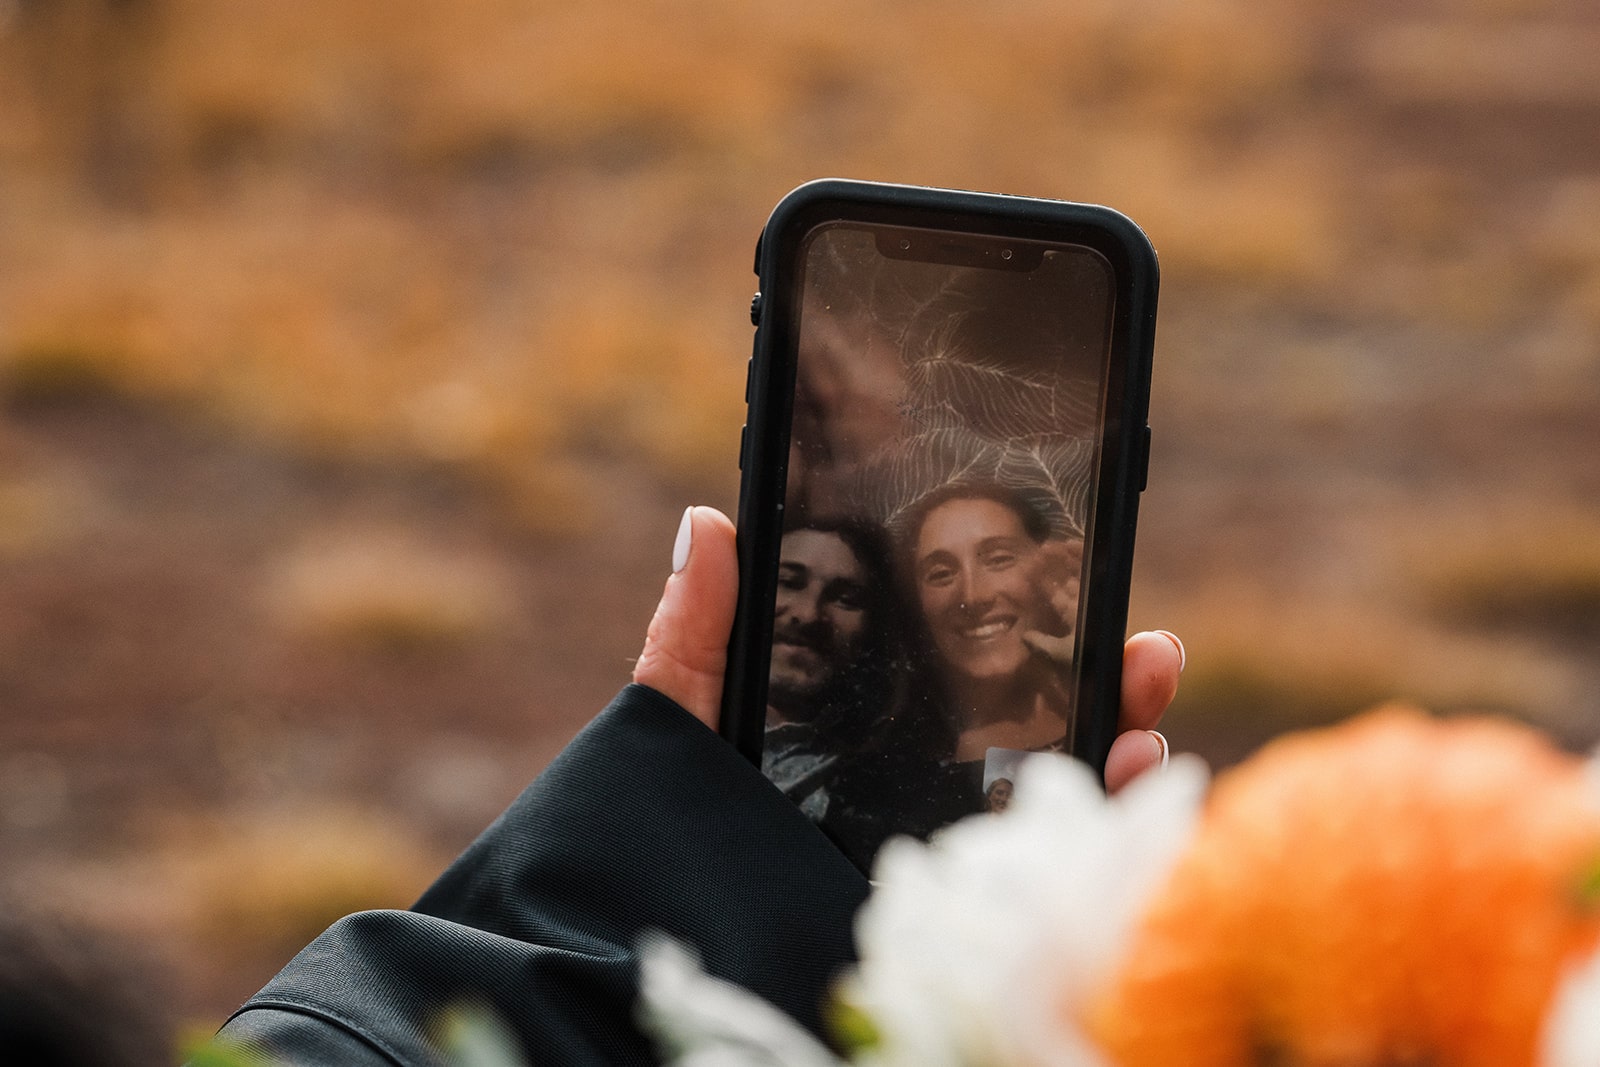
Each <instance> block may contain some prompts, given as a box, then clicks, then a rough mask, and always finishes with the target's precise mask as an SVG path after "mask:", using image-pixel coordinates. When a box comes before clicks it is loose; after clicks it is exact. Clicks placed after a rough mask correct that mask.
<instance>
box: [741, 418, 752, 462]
mask: <svg viewBox="0 0 1600 1067" xmlns="http://www.w3.org/2000/svg"><path fill="white" fill-rule="evenodd" d="M749 450H750V427H749V426H748V425H745V426H741V427H739V469H740V470H744V457H745V453H746V452H748V451H749Z"/></svg>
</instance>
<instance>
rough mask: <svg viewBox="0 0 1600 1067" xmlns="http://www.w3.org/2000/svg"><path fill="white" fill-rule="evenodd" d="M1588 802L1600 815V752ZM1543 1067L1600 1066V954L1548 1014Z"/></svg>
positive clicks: (1566, 985)
mask: <svg viewBox="0 0 1600 1067" xmlns="http://www.w3.org/2000/svg"><path fill="white" fill-rule="evenodd" d="M1584 775H1585V778H1586V780H1587V784H1588V787H1589V801H1590V803H1591V804H1592V805H1593V806H1594V808H1595V809H1596V810H1597V811H1600V752H1597V753H1596V754H1595V755H1593V756H1591V757H1590V758H1589V761H1588V762H1587V763H1586V764H1585V765H1584ZM1539 1063H1540V1064H1541V1065H1542V1067H1595V1065H1596V1064H1600V950H1597V951H1596V952H1595V953H1594V954H1593V955H1592V956H1590V958H1589V959H1588V960H1586V961H1584V962H1583V963H1580V964H1578V965H1577V966H1575V967H1573V969H1572V970H1570V971H1569V972H1567V974H1566V976H1565V977H1564V978H1562V980H1561V984H1560V985H1559V986H1557V987H1556V995H1555V998H1554V999H1553V1000H1552V1001H1551V1004H1550V1009H1549V1011H1548V1012H1547V1013H1546V1014H1545V1021H1544V1036H1543V1055H1542V1056H1541V1057H1540V1060H1539Z"/></svg>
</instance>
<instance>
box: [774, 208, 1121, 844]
mask: <svg viewBox="0 0 1600 1067" xmlns="http://www.w3.org/2000/svg"><path fill="white" fill-rule="evenodd" d="M941 242H942V243H941ZM957 245H959V246H960V247H956V246H957ZM941 248H944V249H954V251H944V252H941V251H940V249H941ZM957 253H959V255H957ZM918 256H922V257H923V258H917V257H918ZM930 258H936V259H942V260H944V261H943V262H932V261H929V259H930ZM968 263H981V264H982V265H967V264H968ZM801 279H802V280H801V282H800V284H801V287H802V288H801V296H800V322H799V333H798V355H797V373H796V386H795V400H794V415H793V421H792V432H791V438H790V454H789V473H788V483H787V490H786V497H785V524H784V534H783V539H782V543H781V546H780V551H779V573H778V590H777V596H776V598H775V601H774V605H773V622H774V638H773V647H772V658H771V666H770V670H769V678H768V708H767V730H766V736H765V746H764V749H765V754H764V758H763V765H764V770H765V771H766V773H767V775H768V776H769V777H770V778H771V779H772V780H773V781H774V782H775V783H776V784H777V785H778V786H779V787H780V788H782V789H783V790H784V791H785V792H786V793H788V794H789V796H790V797H791V799H793V800H795V801H796V803H798V804H799V805H800V807H801V809H802V810H803V811H805V812H806V813H807V814H808V815H810V816H811V817H812V818H813V819H814V820H815V821H816V822H818V823H819V824H820V825H821V826H822V827H823V829H824V830H825V831H826V832H828V833H829V834H830V836H832V837H833V838H834V840H835V842H836V843H838V844H839V845H840V846H841V847H842V848H843V849H844V850H845V851H846V853H847V854H849V855H850V856H851V858H852V859H854V860H855V861H856V862H857V863H858V865H861V866H863V867H865V866H866V865H867V864H868V863H870V859H871V856H872V854H873V853H874V852H875V851H876V849H877V847H878V845H880V844H881V843H882V841H883V839H884V838H885V837H886V836H888V835H890V834H894V833H911V834H914V835H918V836H925V835H926V834H927V833H929V832H931V831H932V830H934V829H937V828H938V827H939V826H942V825H944V824H946V823H948V822H950V821H953V820H954V819H955V818H958V817H960V816H961V815H964V814H968V813H970V812H975V811H982V810H990V809H993V810H998V808H999V807H1001V806H1003V803H1004V801H1003V800H1002V799H998V798H1009V794H1010V781H1009V777H1007V776H1006V775H1008V774H1009V773H1010V772H1009V771H1004V772H1003V769H1004V768H1008V767H1014V766H1015V765H1016V762H1017V760H1018V759H1020V758H1021V757H1022V754H1026V753H1032V752H1048V751H1062V750H1063V749H1064V747H1065V746H1066V744H1067V743H1068V739H1069V738H1070V737H1071V735H1072V726H1073V702H1074V694H1075V692H1076V689H1077V684H1076V673H1075V668H1074V663H1075V660H1076V646H1077V641H1076V638H1077V632H1078V623H1079V613H1080V611H1079V609H1080V606H1081V605H1080V597H1079V591H1080V588H1081V585H1082V581H1083V575H1084V574H1085V573H1086V571H1085V567H1086V562H1087V561H1086V559H1085V548H1084V546H1085V543H1086V534H1087V533H1088V531H1089V530H1090V529H1091V525H1092V523H1093V520H1094V516H1093V507H1092V505H1093V501H1094V499H1095V484H1094V478H1095V470H1096V459H1097V457H1098V453H1099V448H1100V440H1101V428H1102V427H1101V423H1102V415H1101V412H1102V410H1103V406H1104V397H1103V395H1102V393H1103V384H1102V383H1103V380H1104V370H1105V366H1106V360H1107V357H1108V348H1109V330H1110V321H1111V312H1112V307H1111V303H1112V296H1111V293H1112V284H1111V283H1112V278H1111V269H1110V266H1109V265H1108V264H1107V263H1106V261H1105V260H1104V259H1103V258H1101V257H1100V256H1099V255H1098V254H1096V253H1094V252H1093V251H1091V250H1089V249H1087V248H1083V247H1079V246H1073V245H1042V244H1037V243H1031V242H1024V241H1012V242H1004V243H1002V242H999V241H997V240H995V239H993V238H984V239H979V240H975V241H974V240H968V239H963V238H960V237H959V236H958V235H943V236H941V235H939V234H936V233H931V232H930V231H919V230H901V229H896V228H891V227H883V226H865V225H860V224H837V225H830V226H825V227H820V228H818V229H817V230H815V231H813V232H812V234H811V235H810V236H809V239H808V243H807V246H806V252H805V258H804V270H803V272H802V275H801ZM1087 540H1089V541H1092V538H1087ZM986 768H987V769H986ZM996 768H1001V769H1002V770H996Z"/></svg>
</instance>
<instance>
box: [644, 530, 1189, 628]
mask: <svg viewBox="0 0 1600 1067" xmlns="http://www.w3.org/2000/svg"><path fill="white" fill-rule="evenodd" d="M693 540H694V508H692V507H688V508H684V509H683V521H682V522H680V523H679V524H678V539H677V541H675V542H673V545H672V573H673V574H677V573H678V572H679V571H681V570H683V568H684V565H685V564H686V563H688V562H689V542H690V541H693ZM1173 640H1174V641H1176V640H1177V638H1173ZM1178 647H1179V648H1182V647H1183V646H1182V645H1179V646H1178Z"/></svg>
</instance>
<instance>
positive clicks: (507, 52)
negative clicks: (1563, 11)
mask: <svg viewBox="0 0 1600 1067" xmlns="http://www.w3.org/2000/svg"><path fill="white" fill-rule="evenodd" d="M1314 30H1315V24H1314V21H1312V20H1307V19H1305V18H1303V17H1301V15H1300V13H1299V12H1297V10H1296V9H1295V8H1294V6H1293V5H1289V4H1280V5H1277V6H1269V7H1268V8H1262V7H1261V6H1260V5H1249V4H1244V3H1240V2H1237V0H1212V2H1210V3H1204V4H1179V3H1172V2H1156V0H1152V2H1149V3H1146V4H1144V5H1141V6H1140V7H1139V8H1138V9H1137V10H1130V9H1127V8H1126V6H1125V5H1120V4H1113V3H1092V4H1084V5H1075V6H1074V7H1073V8H1071V9H1059V8H1056V7H1054V6H1052V5H1036V4H1016V5H1010V6H1007V7H1004V8H1000V9H994V8H983V9H977V8H971V7H969V6H961V5H954V4H933V5H915V4H904V3H882V4H877V5H869V7H867V8H865V9H863V8H862V7H861V5H859V4H846V3H843V2H842V0H828V2H825V3H822V4H820V5H808V6H807V7H806V8H804V9H803V10H802V9H798V8H794V9H791V8H785V7H779V6H765V7H759V8H756V9H751V8H749V7H748V6H746V5H740V4H736V3H734V2H732V0H697V2H696V3H692V4H688V5H683V4H675V5H666V4H660V3H645V2H634V3H624V2H620V0H617V2H610V3H597V4H586V5H576V6H574V5H556V4H548V3H540V4H531V5H529V4H510V3H505V2H501V0H471V2H464V3H460V4H453V5H447V6H439V5H434V4H424V3H420V2H417V0H404V2H401V3H398V4H378V3H373V2H371V0H333V2H324V3H315V4H313V3H308V2H298V0H297V2H286V3H262V2H250V0H224V2H204V3H202V2H198V0H147V2H146V3H143V4H133V5H126V6H113V5H107V4H102V3H100V2H97V0H75V2H73V3H63V4H59V5H52V6H50V7H48V8H42V7H41V8H32V7H30V8H28V9H27V11H26V12H23V13H20V14H19V13H17V12H13V13H12V15H11V17H10V21H9V24H8V25H7V26H6V27H5V28H4V29H0V69H8V70H9V73H8V74H6V75H4V76H3V77H4V78H5V86H6V88H7V89H8V90H10V91H8V92H7V93H5V94H4V95H3V102H0V152H3V153H4V157H5V159H6V160H7V161H8V162H9V163H11V164H14V165H15V171H16V173H17V174H18V175H19V182H20V186H19V187H20V188H22V189H23V190H24V191H25V192H26V193H27V195H26V196H25V197H24V198H23V199H22V200H21V201H19V202H16V203H15V204H14V205H13V206H12V208H11V209H10V210H11V218H10V220H9V221H10V222H11V223H12V225H9V226H7V227H6V228H5V233H4V234H3V235H0V256H3V258H4V259H5V261H6V262H7V263H9V264H13V265H16V266H17V267H18V268H20V269H13V270H11V271H10V272H8V274H7V275H6V276H5V277H4V278H0V307H4V308H5V309H6V311H7V312H8V314H7V316H6V320H5V321H6V327H5V329H4V331H3V333H0V370H6V371H8V372H9V373H10V374H11V375H12V376H13V377H16V376H18V375H21V376H24V377H26V376H28V375H30V374H35V373H37V372H38V370H39V368H40V367H41V366H45V365H46V364H49V365H50V366H51V367H54V368H57V369H59V368H60V367H61V366H63V365H67V364H71V365H74V366H79V367H86V368H92V370H93V373H95V374H97V375H99V376H101V377H103V378H104V379H105V380H106V381H107V382H110V383H113V384H115V385H117V386H118V387H122V388H128V389H132V390H137V391H142V392H152V393H156V394H162V395H169V396H170V395H176V396H181V397H185V398H188V399H191V400H193V401H194V402H196V403H199V404H201V405H203V406H206V407H208V408H211V409H213V410H216V411H220V412H221V413H222V414H223V415H224V416H225V417H226V418H227V419H229V420H232V421H237V422H240V423H242V424H244V425H246V426H250V427H253V428H256V429H259V430H265V431H267V432H270V433H273V434H279V435H282V436H285V437H287V438H289V439H293V440H298V441H302V442H305V443H307V444H309V445H311V446H312V447H319V448H321V447H334V448H356V449H364V450H374V449H375V450H379V451H393V450H398V451H402V452H420V453H422V454H426V455H433V456H438V457H443V458H447V459H449V460H451V461H458V462H461V463H464V464H467V465H468V466H472V467H476V468H478V469H480V470H483V471H486V472H488V473H489V475H490V476H491V477H494V478H497V479H499V480H501V481H502V482H503V483H504V484H506V485H507V486H508V487H509V488H510V490H511V492H512V494H513V496H516V495H518V494H525V495H526V496H527V498H528V500H529V501H530V503H529V504H528V506H527V508H526V509H525V510H527V511H529V512H533V513H553V512H561V511H566V512H575V511H579V510H581V507H582V504H581V500H578V499H577V498H576V497H574V496H573V494H572V493H571V492H570V488H564V487H569V486H570V483H572V482H574V481H575V480H577V481H581V478H578V479H574V478H573V477H572V476H571V472H570V468H571V467H572V464H573V462H574V460H575V457H581V454H582V453H583V452H584V450H585V449H592V448H593V447H595V446H596V444H597V443H603V444H604V446H605V447H608V448H614V449H619V450H628V451H642V452H644V453H645V454H646V455H648V456H649V457H650V458H652V459H654V460H657V461H660V462H663V463H665V464H666V465H667V466H668V467H669V468H671V469H676V470H679V471H684V472H694V471H706V470H710V469H714V468H720V467H723V466H725V465H726V463H727V459H728V456H729V453H730V450H731V447H732V445H731V441H732V439H733V435H734V433H735V432H736V429H737V419H738V414H739V403H738V400H737V397H736V391H737V388H738V378H739V365H740V363H741V362H742V358H741V356H742V352H741V348H742V345H743V338H742V334H741V332H740V330H739V329H738V327H737V314H738V311H737V309H738V297H737V295H736V294H738V293H739V292H740V290H741V289H744V288H745V286H747V285H748V281H747V280H745V281H741V279H742V278H744V277H745V276H743V274H742V271H743V269H744V267H743V264H744V263H745V262H747V257H748V248H749V244H750V241H751V238H752V236H753V234H754V231H755V229H756V228H757V225H758V223H759V221H760V219H761V217H762V215H763V213H764V212H765V210H766V208H767V207H768V206H769V205H770V203H771V202H772V201H773V199H775V198H776V196H777V195H778V194H779V193H781V192H782V191H784V190H785V189H786V188H787V187H789V186H790V185H792V184H794V183H796V182H798V181H799V180H802V179H804V178H808V177H813V176H817V175H819V174H823V173H845V174H851V175H857V176H862V177H876V178H884V179H893V180H908V179H909V180H916V181H921V182H926V183H929V184H941V183H942V184H952V185H959V186H968V187H978V188H1003V189H1006V190H1008V191H1017V192H1025V193H1035V194H1039V195H1047V196H1065V197H1069V198H1074V199H1085V200H1094V201H1100V202H1105V203H1109V204H1111V205H1113V206H1116V207H1119V208H1122V209H1123V210H1125V211H1127V212H1129V213H1130V214H1133V215H1134V216H1135V217H1137V218H1140V219H1141V220H1142V221H1143V222H1144V223H1145V224H1146V226H1147V227H1148V228H1149V229H1150V230H1151V231H1152V232H1153V233H1154V235H1155V237H1156V240H1157V243H1158V245H1159V246H1160V247H1161V250H1162V252H1163V255H1164V257H1165V262H1166V264H1167V266H1168V269H1169V271H1170V270H1172V269H1177V270H1180V271H1185V272H1188V273H1190V274H1191V275H1192V276H1197V277H1204V276H1214V277H1217V278H1221V279H1233V280H1239V279H1243V280H1247V281H1249V282H1251V283H1252V284H1256V283H1261V284H1266V285H1269V286H1283V285H1287V286H1290V287H1294V286H1303V285H1308V284H1316V283H1318V282H1325V281H1326V280H1327V279H1328V278H1329V277H1330V276H1331V275H1332V274H1333V273H1334V272H1335V271H1337V269H1338V268H1339V266H1340V264H1341V263H1343V262H1346V261H1347V259H1348V256H1349V255H1350V245H1349V240H1348V237H1347V234H1346V233H1345V229H1344V223H1345V222H1346V220H1345V219H1343V218H1341V209H1340V201H1341V197H1342V195H1343V192H1344V190H1343V188H1342V178H1341V171H1340V169H1339V168H1338V167H1330V166H1329V165H1328V164H1329V162H1330V159H1329V152H1330V150H1334V149H1330V146H1329V143H1328V140H1327V137H1326V133H1327V131H1326V130H1321V131H1320V132H1319V130H1318V129H1317V128H1316V127H1315V126H1308V125H1303V124H1301V123H1298V122H1297V121H1296V116H1297V113H1298V112H1299V111H1300V110H1301V109H1302V108H1303V106H1304V105H1303V102H1304V100H1305V99H1306V95H1307V93H1308V92H1309V91H1310V88H1309V87H1310V86H1311V85H1312V83H1313V82H1314V79H1315V76H1316V73H1317V70H1316V64H1317V62H1318V59H1317V53H1316V38H1315V36H1314ZM1240 129H1244V130H1255V131H1257V132H1256V133H1254V134H1251V135H1249V136H1248V137H1246V138H1244V139H1243V140H1240V139H1239V137H1238V136H1236V135H1233V134H1229V133H1228V131H1230V130H1235V131H1236V130H1240ZM1269 130H1270V131H1271V135H1270V136H1267V135H1265V131H1269ZM1219 131H1220V132H1219ZM496 182H499V183H502V186H503V191H502V192H501V193H498V194H497V193H495V192H493V190H494V188H495V187H496V186H495V183H496ZM485 189H488V190H489V191H488V192H484V190H485ZM474 190H477V192H474ZM480 194H481V195H482V196H485V197H488V198H489V199H488V200H484V201H475V200H474V198H475V197H478V196H479V195H480ZM496 197H498V199H496ZM485 212H488V213H489V214H487V215H485V214H484V213H485ZM1586 262H1587V261H1586ZM597 438H604V441H603V442H597V440H596V439H597ZM535 521H537V520H535Z"/></svg>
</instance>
